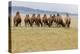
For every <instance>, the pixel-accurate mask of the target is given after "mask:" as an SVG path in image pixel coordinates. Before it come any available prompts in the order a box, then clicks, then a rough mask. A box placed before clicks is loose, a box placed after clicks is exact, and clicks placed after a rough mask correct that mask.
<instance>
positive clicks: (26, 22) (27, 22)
mask: <svg viewBox="0 0 80 54" xmlns="http://www.w3.org/2000/svg"><path fill="white" fill-rule="evenodd" d="M24 22H25V26H26V25H27V24H30V18H29V15H26V17H25V19H24Z"/></svg>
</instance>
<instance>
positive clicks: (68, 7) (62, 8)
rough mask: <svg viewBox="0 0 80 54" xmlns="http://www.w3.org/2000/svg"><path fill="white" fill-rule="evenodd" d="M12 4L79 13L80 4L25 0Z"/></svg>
mask: <svg viewBox="0 0 80 54" xmlns="http://www.w3.org/2000/svg"><path fill="white" fill-rule="evenodd" d="M12 6H24V7H29V8H33V9H40V10H47V11H57V12H68V13H74V14H77V13H78V6H77V5H74V4H56V3H39V2H24V1H12Z"/></svg>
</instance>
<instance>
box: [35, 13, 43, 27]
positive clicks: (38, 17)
mask: <svg viewBox="0 0 80 54" xmlns="http://www.w3.org/2000/svg"><path fill="white" fill-rule="evenodd" d="M35 23H36V25H37V26H38V27H39V26H41V27H42V26H43V24H42V20H41V17H40V14H38V15H37V17H36V19H35Z"/></svg>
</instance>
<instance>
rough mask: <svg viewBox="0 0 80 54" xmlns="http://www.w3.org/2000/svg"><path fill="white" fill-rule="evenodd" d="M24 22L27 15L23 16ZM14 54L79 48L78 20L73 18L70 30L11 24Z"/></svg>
mask: <svg viewBox="0 0 80 54" xmlns="http://www.w3.org/2000/svg"><path fill="white" fill-rule="evenodd" d="M21 18H22V20H24V18H25V15H22V16H21ZM11 25H12V26H11V40H12V52H35V51H53V50H67V49H77V48H78V18H76V17H74V16H71V26H70V28H63V27H60V28H57V27H55V28H53V27H51V28H49V27H36V26H34V27H29V26H27V27H25V26H24V21H22V23H21V26H19V27H14V26H13V16H12V22H11Z"/></svg>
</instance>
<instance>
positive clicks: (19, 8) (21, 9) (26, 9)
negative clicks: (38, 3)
mask: <svg viewBox="0 0 80 54" xmlns="http://www.w3.org/2000/svg"><path fill="white" fill-rule="evenodd" d="M10 8H12V13H13V14H15V13H16V12H17V11H19V12H20V13H22V14H33V13H35V14H38V13H40V14H56V13H60V14H66V12H57V11H45V10H40V9H33V8H29V7H22V6H12V7H10V6H9V9H10ZM69 14H70V15H77V14H72V13H69Z"/></svg>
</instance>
